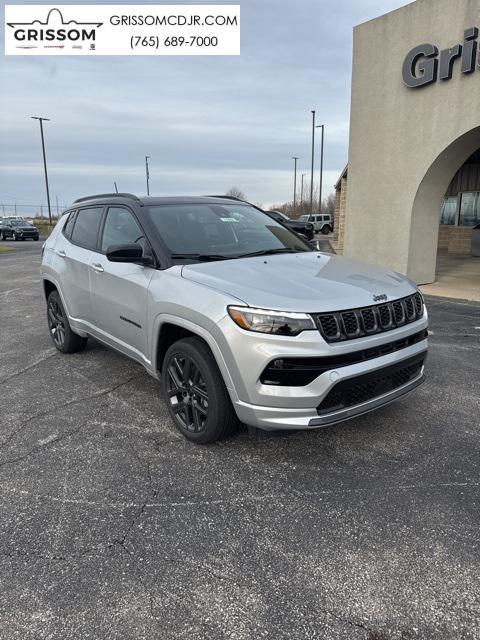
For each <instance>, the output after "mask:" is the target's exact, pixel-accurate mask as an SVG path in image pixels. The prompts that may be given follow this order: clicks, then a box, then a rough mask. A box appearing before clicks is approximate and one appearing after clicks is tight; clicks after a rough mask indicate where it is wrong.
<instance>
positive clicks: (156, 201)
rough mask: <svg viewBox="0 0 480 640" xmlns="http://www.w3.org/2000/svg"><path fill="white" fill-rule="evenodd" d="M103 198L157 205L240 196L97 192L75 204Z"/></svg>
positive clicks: (190, 202)
mask: <svg viewBox="0 0 480 640" xmlns="http://www.w3.org/2000/svg"><path fill="white" fill-rule="evenodd" d="M102 200H109V201H110V202H112V201H114V200H117V201H119V202H129V201H130V202H132V201H133V202H135V203H137V204H138V205H140V206H142V207H144V206H148V207H151V206H155V205H160V204H218V203H219V202H221V201H222V200H223V201H225V203H226V204H227V203H230V204H231V203H232V201H236V202H238V198H233V197H232V198H230V197H229V196H161V197H156V196H145V197H138V196H136V195H134V194H133V193H97V194H95V195H91V196H84V197H83V198H77V200H75V201H74V203H73V204H79V203H82V204H84V203H87V202H88V203H94V202H101V201H102ZM245 204H247V203H245Z"/></svg>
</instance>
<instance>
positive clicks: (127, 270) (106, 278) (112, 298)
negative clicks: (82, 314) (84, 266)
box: [90, 205, 154, 360]
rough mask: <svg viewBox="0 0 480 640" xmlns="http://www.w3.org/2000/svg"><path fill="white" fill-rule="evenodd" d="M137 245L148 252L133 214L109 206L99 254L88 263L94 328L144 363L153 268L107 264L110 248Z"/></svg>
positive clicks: (116, 263)
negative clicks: (89, 265)
mask: <svg viewBox="0 0 480 640" xmlns="http://www.w3.org/2000/svg"><path fill="white" fill-rule="evenodd" d="M130 243H137V244H139V245H141V246H142V248H143V249H144V251H148V250H149V245H148V243H147V241H146V239H145V236H144V232H143V230H142V228H141V227H140V224H139V222H138V220H137V219H136V217H135V215H134V213H133V212H132V211H131V210H130V209H129V208H128V207H125V206H118V205H116V206H113V205H112V206H109V207H108V209H107V213H106V216H105V221H104V224H103V229H102V233H101V241H100V254H98V255H97V256H96V257H95V260H94V261H93V262H92V264H91V269H92V272H91V280H90V282H91V293H92V304H93V310H94V316H95V325H96V327H97V328H98V330H99V331H100V332H101V334H102V337H103V338H104V339H107V340H108V341H110V342H112V344H114V345H115V346H116V347H117V348H120V349H122V350H124V351H126V352H129V353H130V354H131V355H135V356H137V357H138V356H141V359H142V360H145V357H144V356H145V354H146V353H147V350H148V343H147V334H148V331H147V303H148V286H149V283H150V280H151V278H152V275H153V273H154V269H153V268H151V267H147V266H145V265H142V264H132V263H121V262H109V261H108V260H107V256H106V255H105V254H106V252H107V249H108V248H109V247H110V246H112V245H119V244H130Z"/></svg>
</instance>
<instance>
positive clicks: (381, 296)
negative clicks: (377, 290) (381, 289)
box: [373, 293, 387, 302]
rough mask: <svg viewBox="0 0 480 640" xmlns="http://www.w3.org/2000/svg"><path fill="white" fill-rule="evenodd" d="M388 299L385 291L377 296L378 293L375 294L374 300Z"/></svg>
mask: <svg viewBox="0 0 480 640" xmlns="http://www.w3.org/2000/svg"><path fill="white" fill-rule="evenodd" d="M386 299H387V296H386V295H385V294H384V293H382V294H380V295H378V296H376V295H374V296H373V301H374V302H380V300H386Z"/></svg>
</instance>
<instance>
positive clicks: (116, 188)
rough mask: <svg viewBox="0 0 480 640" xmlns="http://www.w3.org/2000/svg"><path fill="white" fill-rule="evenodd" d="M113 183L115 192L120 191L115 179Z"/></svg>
mask: <svg viewBox="0 0 480 640" xmlns="http://www.w3.org/2000/svg"><path fill="white" fill-rule="evenodd" d="M113 184H114V185H115V193H118V187H117V183H116V182H115V180H114V181H113Z"/></svg>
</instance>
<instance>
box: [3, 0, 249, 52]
mask: <svg viewBox="0 0 480 640" xmlns="http://www.w3.org/2000/svg"><path fill="white" fill-rule="evenodd" d="M5 54H6V55H23V56H25V55H27V56H28V55H30V56H32V55H33V56H39V55H42V56H45V55H57V56H58V55H60V56H66V55H68V56H72V55H74V56H81V55H88V56H95V55H97V56H105V55H107V56H125V55H135V56H138V55H140V56H142V55H160V56H171V55H174V56H178V55H180V56H199V55H200V56H205V55H207V56H211V55H214V56H235V55H240V5H231V4H227V5H221V4H212V5H205V4H197V5H194V4H188V5H186V4H177V5H174V4H165V5H108V4H98V5H95V4H89V5H86V4H79V5H60V6H54V7H52V6H50V5H39V4H36V5H25V4H22V5H12V4H11V5H6V6H5Z"/></svg>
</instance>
